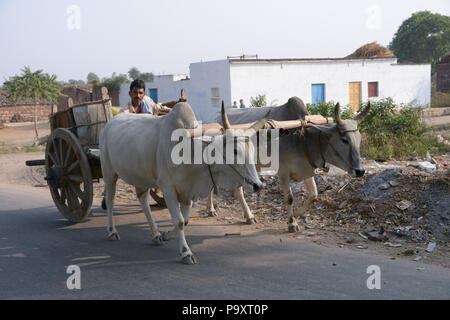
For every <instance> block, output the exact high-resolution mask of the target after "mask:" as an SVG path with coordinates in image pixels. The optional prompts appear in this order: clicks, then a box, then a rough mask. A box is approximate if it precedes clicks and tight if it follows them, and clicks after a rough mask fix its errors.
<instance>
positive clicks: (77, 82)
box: [67, 79, 85, 86]
mask: <svg viewBox="0 0 450 320" xmlns="http://www.w3.org/2000/svg"><path fill="white" fill-rule="evenodd" d="M67 84H68V85H71V86H79V85H84V84H85V83H84V81H83V80H74V79H69V80H68V81H67Z"/></svg>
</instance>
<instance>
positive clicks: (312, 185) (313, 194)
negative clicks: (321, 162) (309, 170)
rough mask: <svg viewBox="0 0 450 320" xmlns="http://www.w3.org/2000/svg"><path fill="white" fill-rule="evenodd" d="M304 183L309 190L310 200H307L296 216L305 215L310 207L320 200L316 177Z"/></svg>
mask: <svg viewBox="0 0 450 320" xmlns="http://www.w3.org/2000/svg"><path fill="white" fill-rule="evenodd" d="M303 182H304V183H305V186H306V190H308V199H307V200H306V202H305V205H304V206H302V207H300V208H299V210H298V211H297V212H295V215H297V216H303V215H305V213H306V212H307V210H308V208H309V206H310V205H311V204H313V203H314V202H316V201H317V198H318V192H317V186H316V181H315V180H314V177H310V178H307V179H305V180H303Z"/></svg>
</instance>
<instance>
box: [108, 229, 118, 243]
mask: <svg viewBox="0 0 450 320" xmlns="http://www.w3.org/2000/svg"><path fill="white" fill-rule="evenodd" d="M108 240H111V241H119V240H120V236H119V234H118V233H117V231H114V232H111V233H110V234H109V235H108Z"/></svg>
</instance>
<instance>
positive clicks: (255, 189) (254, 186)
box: [253, 183, 262, 192]
mask: <svg viewBox="0 0 450 320" xmlns="http://www.w3.org/2000/svg"><path fill="white" fill-rule="evenodd" d="M261 186H262V185H260V184H257V183H254V184H253V191H254V192H258V191H259V190H261Z"/></svg>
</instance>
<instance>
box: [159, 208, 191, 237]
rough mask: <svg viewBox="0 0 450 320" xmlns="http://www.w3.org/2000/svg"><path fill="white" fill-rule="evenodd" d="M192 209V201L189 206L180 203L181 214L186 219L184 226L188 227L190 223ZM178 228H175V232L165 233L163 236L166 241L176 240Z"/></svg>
mask: <svg viewBox="0 0 450 320" xmlns="http://www.w3.org/2000/svg"><path fill="white" fill-rule="evenodd" d="M191 208H192V201H191V202H190V203H188V204H182V203H180V209H181V214H182V215H183V219H184V226H187V225H188V223H189V216H190V214H191ZM178 231H179V230H178V227H177V226H175V227H174V228H173V230H170V231H169V232H165V233H164V234H163V238H164V241H168V240H172V239H175V238H176V237H177V236H178Z"/></svg>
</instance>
